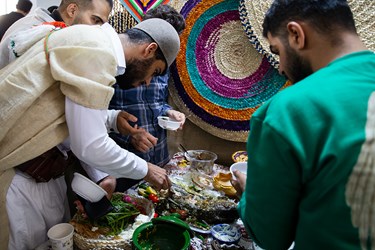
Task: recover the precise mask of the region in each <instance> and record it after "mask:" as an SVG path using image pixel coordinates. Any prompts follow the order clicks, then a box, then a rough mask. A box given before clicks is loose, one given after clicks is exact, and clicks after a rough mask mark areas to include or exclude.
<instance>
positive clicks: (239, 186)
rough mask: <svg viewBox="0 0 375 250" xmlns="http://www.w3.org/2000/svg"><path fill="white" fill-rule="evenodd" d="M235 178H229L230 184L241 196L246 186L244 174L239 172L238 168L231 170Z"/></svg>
mask: <svg viewBox="0 0 375 250" xmlns="http://www.w3.org/2000/svg"><path fill="white" fill-rule="evenodd" d="M233 174H234V176H235V177H236V180H235V179H232V180H231V183H232V186H233V187H234V188H235V189H236V190H237V196H238V197H239V198H241V196H242V193H243V192H244V191H245V187H246V175H245V174H243V173H241V172H240V171H238V170H234V172H233Z"/></svg>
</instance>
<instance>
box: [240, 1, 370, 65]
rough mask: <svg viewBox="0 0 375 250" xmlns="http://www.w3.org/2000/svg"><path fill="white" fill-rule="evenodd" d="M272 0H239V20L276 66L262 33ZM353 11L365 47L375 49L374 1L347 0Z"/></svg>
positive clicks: (253, 41)
mask: <svg viewBox="0 0 375 250" xmlns="http://www.w3.org/2000/svg"><path fill="white" fill-rule="evenodd" d="M272 2H273V1H272V0H240V13H241V22H242V25H243V26H244V28H245V31H246V34H247V36H248V38H249V39H250V42H251V43H252V44H253V45H254V47H255V49H256V50H258V51H259V52H260V53H261V54H262V55H265V56H266V58H268V60H269V62H270V63H271V64H272V65H273V66H274V67H276V68H278V64H279V63H278V62H279V58H278V56H276V55H274V54H272V53H271V51H270V50H269V45H268V42H267V40H266V39H265V38H264V37H263V35H262V31H263V28H262V24H263V20H264V17H265V14H266V12H267V10H268V9H269V7H270V6H271V4H272ZM348 4H349V6H350V8H351V10H352V12H353V16H354V20H355V23H356V27H357V32H358V34H359V36H360V37H361V39H362V41H363V42H364V43H365V45H366V46H367V48H369V49H370V50H372V51H375V39H374V37H375V1H374V0H348Z"/></svg>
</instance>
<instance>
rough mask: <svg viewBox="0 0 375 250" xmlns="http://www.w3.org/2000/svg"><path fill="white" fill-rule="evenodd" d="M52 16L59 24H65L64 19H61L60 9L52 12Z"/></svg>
mask: <svg viewBox="0 0 375 250" xmlns="http://www.w3.org/2000/svg"><path fill="white" fill-rule="evenodd" d="M50 16H51V17H52V18H53V19H54V20H55V21H58V22H65V21H64V19H63V18H62V17H61V15H60V12H59V11H58V9H56V10H54V11H52V13H51V14H50Z"/></svg>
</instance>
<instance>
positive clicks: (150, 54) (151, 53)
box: [144, 42, 158, 58]
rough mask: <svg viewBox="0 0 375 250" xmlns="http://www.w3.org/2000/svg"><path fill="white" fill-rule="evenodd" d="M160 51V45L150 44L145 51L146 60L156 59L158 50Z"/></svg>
mask: <svg viewBox="0 0 375 250" xmlns="http://www.w3.org/2000/svg"><path fill="white" fill-rule="evenodd" d="M157 49H158V44H157V43H155V42H152V43H150V44H149V45H147V47H146V48H145V50H144V56H145V57H146V58H150V57H154V55H155V52H156V50H157Z"/></svg>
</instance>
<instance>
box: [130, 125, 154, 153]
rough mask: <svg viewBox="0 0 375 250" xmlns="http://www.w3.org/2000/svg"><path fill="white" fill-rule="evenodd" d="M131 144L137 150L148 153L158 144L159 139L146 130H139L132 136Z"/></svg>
mask: <svg viewBox="0 0 375 250" xmlns="http://www.w3.org/2000/svg"><path fill="white" fill-rule="evenodd" d="M130 142H131V144H132V145H133V146H134V148H135V149H137V150H138V151H141V152H142V153H146V152H147V151H148V150H150V149H151V148H152V147H154V146H155V145H156V143H157V142H158V138H156V137H154V136H153V135H152V134H150V133H149V132H147V131H145V130H141V129H138V130H137V131H136V132H135V133H133V134H132V135H131V139H130Z"/></svg>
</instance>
